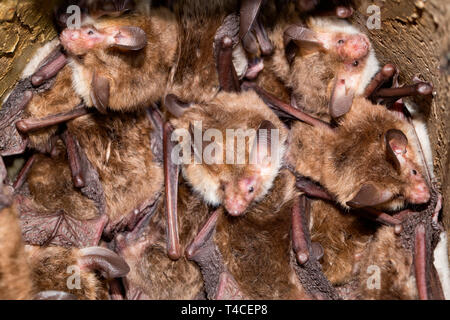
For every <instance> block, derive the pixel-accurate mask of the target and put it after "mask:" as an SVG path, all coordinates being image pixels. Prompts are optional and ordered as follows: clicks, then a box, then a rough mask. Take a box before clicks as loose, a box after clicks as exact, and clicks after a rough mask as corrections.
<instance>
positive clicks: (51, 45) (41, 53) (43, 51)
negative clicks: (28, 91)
mask: <svg viewBox="0 0 450 320" xmlns="http://www.w3.org/2000/svg"><path fill="white" fill-rule="evenodd" d="M59 43H60V42H59V39H58V38H55V39H53V40H52V41H50V42H47V43H46V44H45V45H44V46H43V47H41V48H39V49H38V50H37V51H36V53H35V54H34V56H33V57H32V58H31V59H30V61H29V62H28V64H27V65H26V66H25V69H23V71H22V75H21V78H22V79H24V78H27V77H29V76H31V75H32V74H33V73H35V72H36V71H37V69H38V67H39V65H40V64H41V62H42V61H44V59H45V58H46V57H47V56H48V55H49V54H50V53H51V52H52V51H53V50H55V48H56V47H57V46H58V45H59Z"/></svg>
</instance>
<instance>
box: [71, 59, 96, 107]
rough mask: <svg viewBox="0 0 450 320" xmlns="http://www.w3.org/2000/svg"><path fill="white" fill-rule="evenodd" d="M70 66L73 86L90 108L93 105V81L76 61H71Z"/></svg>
mask: <svg viewBox="0 0 450 320" xmlns="http://www.w3.org/2000/svg"><path fill="white" fill-rule="evenodd" d="M69 66H70V67H71V68H72V86H73V89H74V90H75V92H76V93H77V94H78V95H79V96H80V97H82V98H83V100H84V102H85V103H86V105H87V106H88V107H91V106H92V105H93V103H92V100H91V96H90V93H91V81H90V77H88V75H87V74H86V73H87V71H86V70H85V68H84V67H83V66H82V65H80V64H79V63H78V62H76V61H75V60H74V59H69Z"/></svg>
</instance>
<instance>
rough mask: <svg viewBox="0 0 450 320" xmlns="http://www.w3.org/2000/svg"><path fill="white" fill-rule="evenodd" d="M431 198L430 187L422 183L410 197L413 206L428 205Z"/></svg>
mask: <svg viewBox="0 0 450 320" xmlns="http://www.w3.org/2000/svg"><path fill="white" fill-rule="evenodd" d="M430 197H431V195H430V190H429V189H428V186H427V185H426V184H425V183H420V184H417V185H416V186H415V188H414V190H413V192H412V194H411V197H410V202H411V203H413V204H421V203H427V202H428V201H429V200H430Z"/></svg>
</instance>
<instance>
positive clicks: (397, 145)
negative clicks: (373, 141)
mask: <svg viewBox="0 0 450 320" xmlns="http://www.w3.org/2000/svg"><path fill="white" fill-rule="evenodd" d="M384 137H385V140H386V152H387V157H388V159H389V160H391V161H392V163H393V164H394V167H395V169H396V170H397V171H398V172H400V170H401V162H400V157H401V155H403V154H405V153H406V147H407V146H408V138H407V137H406V136H405V134H404V133H403V132H402V131H400V130H397V129H390V130H388V131H387V132H386V134H385V136H384Z"/></svg>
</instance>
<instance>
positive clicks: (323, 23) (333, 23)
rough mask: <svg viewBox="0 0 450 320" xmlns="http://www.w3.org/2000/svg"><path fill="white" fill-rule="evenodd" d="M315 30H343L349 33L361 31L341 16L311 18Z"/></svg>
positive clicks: (310, 21) (311, 24) (310, 23)
mask: <svg viewBox="0 0 450 320" xmlns="http://www.w3.org/2000/svg"><path fill="white" fill-rule="evenodd" d="M308 24H309V25H310V26H311V28H313V29H314V30H315V31H322V32H342V33H348V34H359V33H361V31H360V30H358V28H356V27H355V26H353V25H351V24H350V23H349V22H348V21H346V20H343V19H339V18H317V17H315V18H312V17H311V18H310V19H309V23H308Z"/></svg>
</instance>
